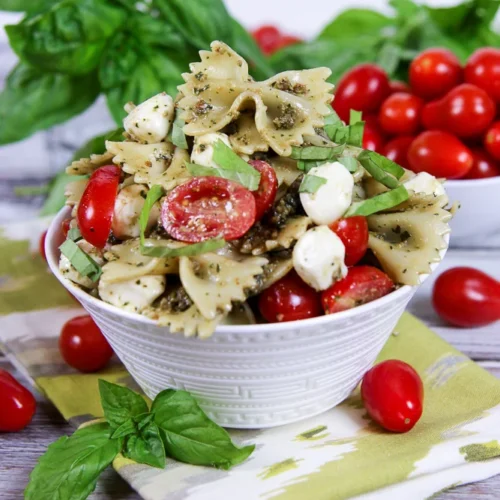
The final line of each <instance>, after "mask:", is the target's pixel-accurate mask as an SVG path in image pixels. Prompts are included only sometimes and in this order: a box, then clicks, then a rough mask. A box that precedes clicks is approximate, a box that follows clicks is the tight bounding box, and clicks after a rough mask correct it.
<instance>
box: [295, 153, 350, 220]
mask: <svg viewBox="0 0 500 500" xmlns="http://www.w3.org/2000/svg"><path fill="white" fill-rule="evenodd" d="M309 174H310V175H315V176H317V177H323V179H326V184H323V185H322V186H320V187H319V189H318V190H317V191H316V192H315V193H300V201H301V203H302V206H303V207H304V210H305V212H306V214H307V215H308V216H309V217H310V218H311V219H312V220H313V222H314V223H315V224H317V225H322V224H326V225H328V224H332V223H333V222H335V221H336V220H338V219H340V218H341V217H342V216H343V215H344V213H345V212H346V211H347V209H348V208H349V206H350V205H351V202H352V193H353V189H354V179H353V177H352V175H351V173H350V172H349V171H348V170H347V168H345V167H344V165H342V163H339V162H338V161H336V162H333V163H325V164H324V165H320V166H319V167H314V168H312V169H311V170H310V171H309Z"/></svg>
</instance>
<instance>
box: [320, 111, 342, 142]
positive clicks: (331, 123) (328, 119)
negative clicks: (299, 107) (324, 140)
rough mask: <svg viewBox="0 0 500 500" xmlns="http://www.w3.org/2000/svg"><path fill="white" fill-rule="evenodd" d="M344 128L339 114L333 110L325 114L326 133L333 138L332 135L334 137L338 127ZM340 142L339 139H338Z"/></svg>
mask: <svg viewBox="0 0 500 500" xmlns="http://www.w3.org/2000/svg"><path fill="white" fill-rule="evenodd" d="M342 128H345V125H344V122H343V121H342V120H341V119H340V116H339V115H338V114H337V113H335V111H332V113H330V114H329V115H327V116H325V126H324V129H325V132H326V135H327V136H328V137H329V138H330V139H332V140H333V137H335V134H336V132H337V131H338V130H339V129H342ZM338 142H341V141H338Z"/></svg>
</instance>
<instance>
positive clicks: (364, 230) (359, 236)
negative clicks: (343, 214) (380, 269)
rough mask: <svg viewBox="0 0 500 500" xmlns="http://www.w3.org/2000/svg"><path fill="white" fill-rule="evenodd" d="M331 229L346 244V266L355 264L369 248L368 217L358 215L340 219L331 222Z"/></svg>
mask: <svg viewBox="0 0 500 500" xmlns="http://www.w3.org/2000/svg"><path fill="white" fill-rule="evenodd" d="M329 227H330V229H331V230H332V231H333V232H334V233H336V234H337V236H338V237H339V238H340V239H341V240H342V243H343V244H344V246H345V259H344V262H345V264H346V266H354V265H355V264H357V263H358V262H359V261H360V260H361V259H362V258H363V256H364V255H365V253H366V250H367V249H368V223H367V222H366V217H362V216H361V215H357V216H355V217H347V219H339V220H338V221H336V222H334V223H333V224H331V225H330V226H329Z"/></svg>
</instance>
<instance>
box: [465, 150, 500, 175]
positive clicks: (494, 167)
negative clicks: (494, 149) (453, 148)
mask: <svg viewBox="0 0 500 500" xmlns="http://www.w3.org/2000/svg"><path fill="white" fill-rule="evenodd" d="M471 152H472V157H473V158H474V163H473V164H472V168H471V169H470V170H469V172H468V173H467V175H466V176H465V177H464V179H487V178H489V177H496V176H498V175H500V167H499V165H498V163H497V162H496V161H495V160H494V159H493V158H492V157H491V156H490V155H489V154H488V153H486V151H483V150H482V149H480V148H474V149H471Z"/></svg>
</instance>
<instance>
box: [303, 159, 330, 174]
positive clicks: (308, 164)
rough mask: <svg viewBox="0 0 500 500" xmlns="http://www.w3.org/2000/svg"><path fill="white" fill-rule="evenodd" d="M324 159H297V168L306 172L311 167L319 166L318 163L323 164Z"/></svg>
mask: <svg viewBox="0 0 500 500" xmlns="http://www.w3.org/2000/svg"><path fill="white" fill-rule="evenodd" d="M325 163H326V161H321V160H318V161H314V160H298V161H297V168H298V169H299V170H302V171H303V172H305V173H306V174H307V173H308V172H309V171H310V170H311V168H314V167H319V166H320V165H324V164H325Z"/></svg>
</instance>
